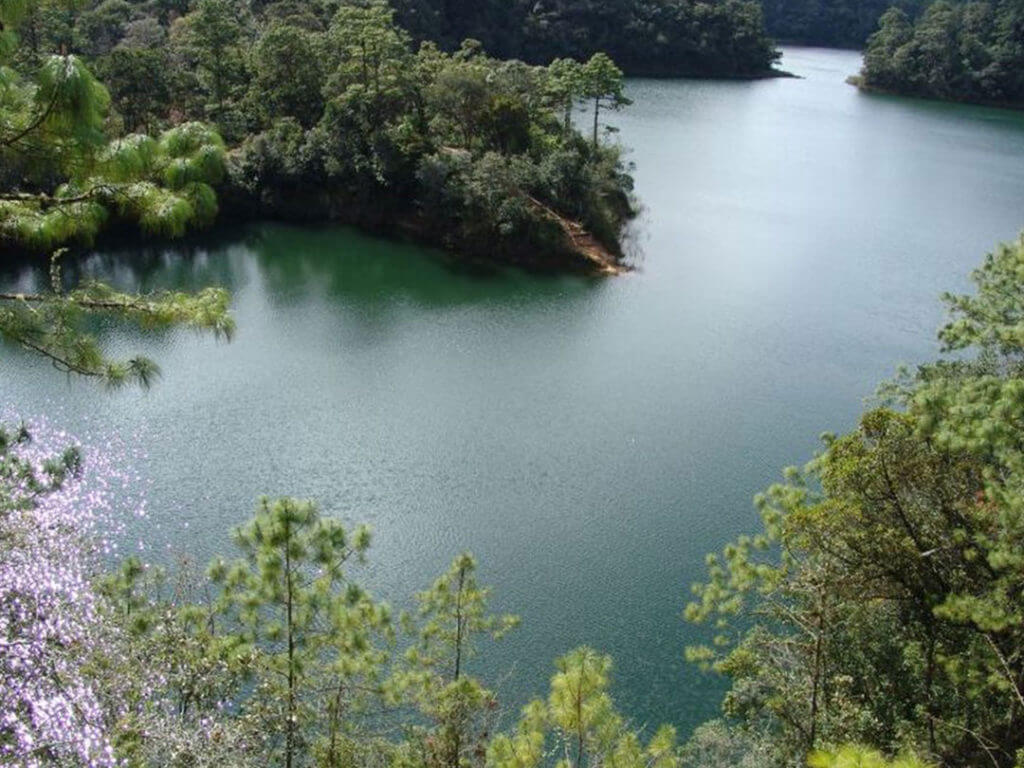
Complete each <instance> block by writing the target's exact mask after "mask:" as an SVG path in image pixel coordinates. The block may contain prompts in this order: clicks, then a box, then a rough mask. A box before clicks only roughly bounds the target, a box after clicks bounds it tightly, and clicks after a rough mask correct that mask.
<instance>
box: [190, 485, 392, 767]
mask: <svg viewBox="0 0 1024 768" xmlns="http://www.w3.org/2000/svg"><path fill="white" fill-rule="evenodd" d="M235 541H236V543H237V545H238V547H239V548H240V549H241V550H242V553H243V557H242V558H241V559H239V560H237V561H235V562H234V563H225V562H224V561H222V560H218V561H215V562H214V563H213V564H212V565H211V566H210V576H211V578H212V579H213V580H214V581H215V582H217V583H219V584H221V585H222V589H223V592H222V595H221V598H220V605H221V608H222V610H223V612H224V613H225V614H226V616H227V617H228V620H229V621H231V622H233V624H232V626H235V627H236V628H237V634H236V637H237V641H238V643H239V645H240V647H243V648H248V649H251V650H252V651H253V652H255V653H256V654H257V658H258V661H257V663H256V666H257V672H256V684H257V690H256V692H255V693H254V695H253V696H251V697H250V699H249V703H248V706H249V714H250V716H252V717H255V718H257V719H258V720H260V721H261V722H262V723H264V724H265V729H266V733H267V734H268V737H269V740H270V749H271V751H272V753H273V754H274V755H276V756H277V757H279V758H280V759H281V763H282V764H283V765H284V766H286V768H292V767H293V766H298V765H303V764H307V763H308V757H309V755H310V754H311V753H312V751H313V750H314V749H315V748H317V747H318V746H319V747H320V750H319V751H321V752H325V757H324V763H326V764H327V765H337V764H338V760H337V759H336V756H335V755H334V754H333V753H332V751H331V748H332V746H333V747H335V748H337V746H338V745H337V740H338V739H339V738H340V735H341V734H340V731H341V728H342V720H343V718H344V716H345V715H346V714H347V712H346V707H347V706H352V707H354V706H356V704H357V700H358V698H359V695H360V694H361V692H362V691H364V690H366V689H368V688H369V689H373V688H374V687H375V685H376V682H375V681H376V678H377V674H378V670H379V667H380V665H381V663H382V662H383V655H382V651H381V650H379V648H378V647H377V645H376V643H375V640H374V638H375V635H376V634H377V633H378V632H380V631H385V630H386V629H387V627H388V622H389V615H388V610H387V607H386V606H383V605H379V604H376V603H374V602H373V601H372V600H371V598H370V596H369V595H368V594H367V593H366V592H365V591H364V590H363V589H361V588H360V587H359V586H358V585H357V584H356V583H355V582H353V581H351V580H350V579H349V578H348V577H347V575H346V573H345V568H346V566H347V565H348V564H350V563H351V562H360V561H362V559H363V557H364V555H365V552H366V549H367V547H369V544H370V533H369V530H368V529H367V528H365V527H359V528H356V529H355V530H354V531H351V532H349V531H347V530H346V529H345V528H344V527H343V526H342V524H341V523H340V522H339V521H337V520H334V519H332V518H324V517H321V515H320V513H319V511H318V510H317V508H316V506H315V505H314V504H313V503H312V502H309V501H300V500H297V499H289V498H282V499H274V500H271V499H269V498H263V499H261V500H260V502H259V506H258V508H257V511H256V515H255V516H254V517H253V518H252V520H250V521H249V522H248V523H247V524H246V525H244V526H242V527H240V528H239V529H238V530H237V531H236V533H235ZM324 740H326V741H327V744H326V745H324V744H323V743H322V742H323V741H324ZM332 740H333V742H332Z"/></svg>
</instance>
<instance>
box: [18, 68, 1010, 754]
mask: <svg viewBox="0 0 1024 768" xmlns="http://www.w3.org/2000/svg"><path fill="white" fill-rule="evenodd" d="M783 67H784V68H786V69H788V70H791V71H793V72H794V73H796V74H798V75H800V76H801V78H802V79H778V80H762V81H757V82H713V81H664V80H658V81H655V80H636V81H631V82H630V83H629V89H628V92H629V96H630V97H631V98H632V99H633V100H634V104H633V106H632V107H630V108H629V109H628V110H626V111H624V112H622V113H621V114H618V115H614V116H613V118H612V122H613V123H614V124H615V125H616V126H618V127H619V128H620V131H621V132H620V133H619V134H618V136H619V140H621V141H622V143H623V144H625V145H627V146H629V147H631V148H632V151H631V153H630V155H629V158H630V160H631V161H633V162H635V163H636V172H635V178H636V190H637V194H638V196H639V198H640V200H641V201H642V203H643V206H644V213H643V216H642V217H641V219H640V220H639V221H638V223H637V226H636V227H635V231H634V233H633V235H632V240H631V246H630V249H631V251H632V252H633V253H634V255H635V258H636V260H637V263H638V264H639V266H640V269H639V270H638V271H636V272H635V273H632V274H630V275H627V276H624V277H619V278H611V279H588V278H580V277H550V276H547V277H545V276H535V275H527V274H523V273H520V272H517V271H514V270H498V271H495V272H493V273H482V272H481V271H480V270H470V269H464V268H462V269H460V268H457V267H455V266H453V265H452V264H451V262H450V260H448V259H445V258H443V257H441V256H440V255H438V254H436V253H432V252H428V251H425V250H424V249H420V248H417V247H413V246H408V245H402V244H396V243H392V242H387V241H383V240H379V239H374V238H370V237H366V236H363V235H361V234H357V233H354V232H352V231H349V230H346V229H331V228H323V229H301V228H295V227H288V226H281V225H274V224H264V225H258V226H252V227H248V228H246V229H244V230H242V231H228V232H220V233H217V234H215V235H212V236H209V237H207V238H205V239H204V240H201V241H198V242H202V243H203V244H202V245H196V244H194V243H193V244H191V245H189V244H186V245H179V246H167V247H165V246H160V247H150V248H143V249H140V248H134V249H130V250H122V251H116V250H115V251H105V252H101V253H96V254H93V255H92V256H90V257H88V258H87V259H86V260H85V261H84V262H83V263H82V264H81V267H80V270H81V272H82V273H84V274H87V275H92V276H96V277H101V278H103V279H106V280H111V281H114V282H116V283H118V284H121V285H125V286H131V287H134V288H142V289H151V288H155V287H168V286H177V287H186V288H196V287H201V286H204V285H224V286H226V287H228V288H230V289H231V291H232V292H233V294H234V311H235V315H236V318H237V321H238V328H239V331H238V335H237V338H236V339H235V340H234V341H233V342H232V343H231V344H224V343H216V342H214V341H213V340H211V339H209V338H205V337H199V336H195V335H192V334H189V333H167V334H161V335H159V336H156V337H146V338H144V339H143V338H141V337H139V336H138V335H137V334H136V333H134V332H131V331H126V330H124V329H118V328H106V329H100V331H99V332H100V333H102V334H104V335H105V337H106V338H108V339H109V340H110V343H111V344H112V345H113V346H114V348H115V349H117V350H119V351H120V352H122V353H125V354H128V353H132V352H142V353H145V354H148V355H150V356H152V357H154V358H156V359H157V360H158V361H159V363H160V365H161V366H162V368H163V371H164V377H163V379H162V380H161V381H160V383H159V384H158V385H157V386H156V387H155V388H154V389H153V390H151V391H149V392H145V393H143V392H137V391H123V392H117V393H113V394H111V393H106V392H104V391H102V390H100V389H98V388H96V387H95V386H94V385H92V384H91V383H89V382H84V381H79V380H72V381H68V380H66V379H65V378H64V377H62V376H61V375H60V374H55V373H54V371H53V370H52V369H51V368H50V367H49V366H48V365H46V364H45V363H42V362H40V361H37V360H35V359H34V358H30V357H28V356H26V355H25V354H22V353H20V352H18V351H15V350H6V351H5V352H4V355H3V357H2V359H0V386H2V392H3V404H4V405H5V406H6V407H7V408H8V409H9V410H10V411H13V412H15V413H18V414H21V415H24V416H25V417H26V418H29V419H31V417H32V416H33V415H37V414H42V413H46V414H48V415H49V416H50V420H51V421H55V422H58V423H60V424H61V425H62V426H65V427H66V428H67V429H68V430H69V431H71V432H72V433H74V434H77V435H80V436H82V437H83V438H84V439H86V440H90V439H91V440H95V441H102V440H104V439H105V438H104V437H103V435H104V434H105V433H107V432H109V431H113V432H116V433H117V434H119V435H121V436H123V438H124V439H126V440H129V441H132V442H133V443H134V444H135V445H136V446H138V447H139V450H138V452H137V453H138V455H137V456H136V458H135V459H134V461H135V462H136V463H137V469H138V470H139V471H140V472H141V474H142V475H143V476H144V477H146V478H147V479H148V482H149V486H148V489H147V490H146V495H147V497H148V506H149V514H148V517H147V518H146V520H145V521H144V522H143V523H142V524H141V525H139V524H136V525H135V526H134V528H135V530H134V534H135V536H136V537H137V538H141V539H143V540H144V542H145V543H146V545H147V548H148V549H150V550H151V551H152V554H151V556H152V557H155V558H163V557H166V556H167V552H168V551H169V550H173V551H175V552H184V553H189V554H191V555H192V556H194V557H197V558H199V559H200V560H203V561H205V559H207V558H208V557H210V556H212V555H213V554H214V553H218V552H225V553H230V552H231V544H230V539H229V531H230V529H231V528H232V527H233V526H234V525H237V524H238V523H240V522H241V521H243V520H244V519H245V518H246V517H247V516H248V515H249V513H250V512H251V511H252V509H253V507H254V501H255V499H256V497H257V496H258V495H260V494H274V495H284V494H291V495H299V496H306V497H312V498H315V499H317V500H319V502H320V503H321V505H322V507H323V509H324V510H325V511H327V512H329V513H333V514H337V515H340V516H342V517H344V518H345V519H347V520H350V521H365V522H368V523H370V524H371V525H372V526H373V528H374V531H375V542H374V546H373V547H372V550H371V558H370V563H369V564H368V565H367V567H366V568H365V569H362V570H358V571H356V572H355V573H357V574H359V576H360V578H361V579H363V580H364V581H365V582H366V583H367V584H369V586H370V587H371V588H372V589H373V591H374V592H375V593H377V594H378V595H383V596H386V597H388V598H389V599H390V600H392V601H393V602H395V603H398V604H402V603H404V601H405V600H406V599H407V597H408V596H409V595H411V594H412V592H413V591H415V590H417V589H420V588H423V587H425V586H426V585H427V584H428V583H429V582H430V580H431V579H432V578H433V577H434V576H435V575H436V574H438V573H439V572H441V571H442V570H443V569H444V567H445V566H446V564H447V563H448V562H449V560H450V559H451V558H452V557H453V556H454V555H455V554H456V553H458V552H459V551H461V550H463V549H470V550H472V551H473V552H474V553H475V554H476V555H477V557H478V558H479V559H480V561H481V580H482V581H484V582H486V583H489V584H491V585H493V586H494V588H495V605H496V606H497V607H498V608H499V609H504V610H511V611H514V612H516V613H518V614H520V615H521V616H522V619H523V625H522V627H521V628H520V629H519V630H518V631H517V632H515V633H513V634H512V635H511V636H510V637H508V638H507V639H506V640H504V641H502V643H501V644H500V645H498V646H486V645H485V646H484V651H485V655H484V656H482V657H481V658H480V659H478V660H477V661H475V662H473V663H472V664H471V665H470V667H471V669H473V668H474V667H475V671H478V672H483V673H486V674H487V675H488V676H489V677H490V679H491V681H492V682H493V683H494V684H495V685H497V686H498V687H499V689H500V691H501V694H502V696H503V698H504V700H505V702H506V703H508V704H509V705H510V706H512V707H515V708H517V707H518V706H519V705H520V704H522V703H523V702H524V701H525V699H526V697H528V696H529V695H531V694H534V693H536V694H543V693H546V685H547V679H548V677H549V675H550V673H551V670H552V666H551V661H552V659H553V658H554V657H555V656H556V655H558V654H560V653H562V652H564V651H565V650H567V649H569V648H571V647H573V646H574V645H576V644H579V643H588V644H590V645H592V646H594V647H596V648H598V649H601V650H603V651H606V652H608V653H611V654H613V655H614V657H615V660H616V684H615V695H616V697H617V700H618V703H619V704H620V706H621V707H622V709H623V710H624V711H625V712H626V713H627V714H628V715H629V716H630V717H631V718H633V720H634V721H635V722H636V723H637V724H644V723H656V722H658V721H670V722H673V723H675V724H677V725H678V726H680V727H681V729H682V730H683V732H684V734H685V733H686V732H688V730H689V729H690V728H691V727H692V726H693V725H695V724H696V723H698V722H700V721H701V720H704V719H706V718H708V717H712V716H714V715H715V713H716V712H717V711H718V703H719V698H720V694H721V691H722V684H721V682H720V681H718V680H716V679H715V678H714V677H712V676H707V675H702V674H701V673H699V672H698V671H696V670H695V669H693V668H691V667H689V666H688V665H687V664H686V663H685V662H684V660H683V649H684V646H685V645H686V644H687V642H690V641H693V640H695V639H696V638H698V637H703V633H697V632H695V631H694V629H693V628H691V627H688V626H687V625H686V624H685V623H684V622H683V621H682V619H681V618H680V614H681V612H682V610H683V608H684V606H685V603H686V601H687V599H688V596H689V585H690V583H691V582H693V581H695V580H698V579H700V578H702V576H703V572H704V565H703V561H704V555H705V554H706V553H707V552H709V551H712V550H715V549H718V548H719V547H721V545H723V544H724V543H726V542H727V541H728V540H729V539H730V538H731V537H734V536H735V535H737V534H738V533H741V532H745V531H753V530H755V529H756V528H757V526H758V520H757V515H756V513H755V511H754V508H753V506H752V503H751V499H752V496H753V495H754V494H755V493H756V492H757V491H759V490H760V489H762V488H764V487H765V486H766V485H768V484H769V483H771V482H773V481H775V480H776V479H778V478H779V477H780V470H781V469H782V467H784V466H786V465H789V464H799V463H803V462H804V461H805V460H806V459H808V458H809V457H810V456H811V455H812V453H813V451H814V450H815V449H816V446H817V444H818V443H817V436H818V435H819V434H820V433H821V432H822V431H825V430H833V431H840V430H845V429H848V428H849V427H851V426H852V425H853V424H854V423H855V421H856V418H857V416H858V413H859V412H860V411H861V409H862V407H863V402H864V398H865V397H867V396H869V395H871V393H872V392H873V391H874V389H875V387H876V385H877V383H878V382H879V381H880V380H882V379H883V378H885V377H887V376H889V375H890V374H891V373H892V372H893V371H894V369H895V368H896V366H897V365H898V364H900V363H909V364H913V363H915V362H918V361H923V360H927V359H929V358H931V357H933V356H934V355H935V354H936V352H937V349H938V348H937V345H936V343H935V341H934V338H935V334H934V331H935V329H936V327H937V326H938V325H939V323H940V322H941V320H942V316H943V314H942V307H941V305H940V302H939V299H938V297H939V294H940V293H941V292H942V291H943V290H947V289H952V290H962V289H965V288H966V287H967V285H968V282H967V274H968V272H969V271H970V270H971V269H972V268H973V267H974V266H976V265H977V264H979V263H980V261H981V259H982V256H983V254H984V253H986V252H987V251H988V250H990V249H991V248H992V247H993V246H994V245H995V244H996V243H997V242H998V241H1000V240H1005V239H1009V238H1011V237H1014V236H1015V235H1016V233H1017V232H1018V231H1019V230H1020V228H1021V227H1024V114H1021V113H1014V112H1009V111H999V110H993V109H985V108H977V107H964V106H953V105H945V104H938V103H931V102H924V101H913V100H907V99H899V98H893V97H886V96H878V95H865V94H861V93H859V92H858V91H857V90H855V89H854V88H852V87H850V86H848V85H846V84H845V83H844V79H845V78H846V77H847V76H848V75H850V74H852V73H854V72H856V71H857V69H858V67H859V57H858V55H857V54H855V53H851V52H837V51H825V50H815V49H800V48H788V49H786V51H785V58H784V60H783ZM41 279H43V275H42V273H40V272H36V271H32V270H29V269H20V270H19V269H17V268H8V269H6V271H5V272H4V273H3V278H2V281H3V282H4V283H6V284H7V286H8V287H11V286H22V287H24V288H29V287H31V285H32V284H33V283H34V282H37V281H39V280H41Z"/></svg>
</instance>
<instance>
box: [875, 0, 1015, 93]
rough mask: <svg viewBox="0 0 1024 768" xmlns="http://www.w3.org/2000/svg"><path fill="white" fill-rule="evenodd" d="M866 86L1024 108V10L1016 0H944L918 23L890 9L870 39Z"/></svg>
mask: <svg viewBox="0 0 1024 768" xmlns="http://www.w3.org/2000/svg"><path fill="white" fill-rule="evenodd" d="M858 83H859V85H860V86H861V87H863V88H866V89H871V90H880V91H886V92H891V93H899V94H904V95H907V96H923V97H926V98H932V99H945V100H949V101H965V102H975V103H982V104H994V105H1000V106H1014V107H1021V106H1024V8H1022V7H1021V5H1020V4H1019V3H1017V2H1014V1H1013V0H1000V1H999V2H994V3H981V2H969V3H963V4H955V3H950V2H946V0H939V1H938V2H935V3H933V4H932V5H930V6H929V7H928V8H927V9H926V10H925V11H924V12H923V13H922V14H921V16H920V17H919V18H918V19H917V20H916V22H915V21H913V20H912V19H911V17H910V16H908V15H907V14H906V13H904V12H903V11H901V10H899V9H898V8H893V9H891V10H889V11H887V12H886V13H885V15H884V16H882V18H881V21H880V27H879V29H878V31H877V32H876V33H875V34H873V35H872V36H871V38H870V39H869V40H868V44H867V48H866V49H865V51H864V68H863V70H862V71H861V75H860V78H859V81H858Z"/></svg>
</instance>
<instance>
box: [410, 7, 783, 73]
mask: <svg viewBox="0 0 1024 768" xmlns="http://www.w3.org/2000/svg"><path fill="white" fill-rule="evenodd" d="M395 7H396V9H397V10H398V16H399V21H400V23H401V24H402V25H403V26H405V27H406V28H407V29H409V31H410V32H411V33H412V34H413V35H414V36H415V37H416V38H417V39H418V40H434V41H437V42H439V44H441V45H442V47H445V48H448V49H454V48H455V47H457V46H458V45H459V43H460V41H461V40H463V39H464V38H467V37H468V38H473V39H477V40H480V41H481V42H482V43H483V44H484V47H485V48H486V49H487V50H488V51H489V52H490V53H492V54H494V55H496V56H501V57H505V58H513V57H514V58H521V59H524V60H526V61H530V62H533V63H538V64H546V63H548V62H549V61H551V60H552V59H555V58H558V57H564V56H568V57H571V58H574V59H577V60H583V59H587V58H589V57H590V56H592V55H593V54H594V53H597V52H601V51H603V52H605V53H607V54H608V55H610V56H611V57H612V58H613V59H615V61H617V62H618V63H619V64H620V65H621V66H622V67H623V69H625V70H626V72H628V73H629V74H631V75H673V76H679V75H683V76H718V77H723V76H724V77H745V76H758V75H764V74H767V73H768V72H769V70H770V69H771V67H772V65H773V63H774V62H775V60H776V59H777V57H778V54H777V52H776V51H775V47H774V45H773V44H772V41H771V40H770V39H769V38H768V37H767V35H766V34H765V30H764V24H763V21H762V14H761V8H760V6H759V4H758V3H756V2H750V1H749V0H600V1H598V0H542V2H526V1H525V0H518V1H517V2H502V1H501V0H486V2H452V1H451V0H396V5H395Z"/></svg>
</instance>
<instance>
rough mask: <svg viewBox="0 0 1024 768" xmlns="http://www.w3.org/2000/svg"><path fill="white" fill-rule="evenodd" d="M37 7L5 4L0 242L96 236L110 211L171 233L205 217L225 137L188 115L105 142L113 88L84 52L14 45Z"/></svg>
mask: <svg viewBox="0 0 1024 768" xmlns="http://www.w3.org/2000/svg"><path fill="white" fill-rule="evenodd" d="M41 12H42V8H41V7H40V6H38V5H37V4H36V3H32V4H30V5H29V6H28V7H25V6H23V5H22V4H19V3H13V2H5V3H3V4H2V5H0V247H3V246H5V245H11V244H16V245H22V246H26V247H28V248H31V249H33V250H36V251H45V250H49V249H52V248H53V247H55V246H58V245H61V244H64V243H69V242H81V243H90V242H92V240H93V239H94V238H95V236H96V235H97V233H98V232H99V230H100V229H101V228H102V227H103V225H104V224H106V223H107V221H108V220H109V219H110V218H112V217H118V218H122V219H127V220H132V221H135V222H137V223H138V225H139V226H140V227H141V228H142V229H143V230H144V231H146V232H149V233H153V234H161V235H170V236H175V235H180V234H182V233H183V232H184V231H185V229H186V228H188V227H193V226H203V225H206V224H209V223H210V222H211V221H212V220H213V218H214V216H215V215H216V213H217V202H216V196H215V194H214V192H213V189H212V187H211V184H214V183H217V182H219V181H220V180H221V178H222V177H223V174H224V147H223V143H222V142H221V139H220V137H219V136H218V135H217V134H216V133H215V132H213V131H212V130H210V129H208V128H206V127H205V126H203V125H200V124H198V123H188V122H185V123H181V124H179V125H175V126H173V127H169V128H168V129H167V130H165V131H164V132H163V133H161V134H160V135H159V136H149V135H147V134H138V133H129V134H127V135H121V137H120V138H117V139H116V140H113V141H111V140H109V138H108V136H107V133H106V130H105V128H106V125H105V120H106V116H107V112H108V108H109V106H110V95H109V93H108V91H107V89H106V88H104V87H103V85H102V84H100V82H99V81H98V80H96V78H95V77H94V76H93V74H92V72H91V71H90V69H89V68H88V67H87V66H86V64H85V63H84V62H83V60H82V58H81V57H80V56H78V55H75V54H73V53H68V52H67V47H66V46H65V45H63V44H60V45H54V46H52V47H48V48H46V49H45V50H44V49H42V48H40V46H39V44H38V42H36V43H34V44H33V45H30V46H22V47H18V46H17V45H16V43H17V37H16V30H19V29H21V28H23V27H25V26H26V25H29V24H30V22H29V19H32V20H33V21H34V16H35V15H38V14H40V13H41ZM30 39H33V40H34V39H35V38H34V36H32V35H30ZM132 127H134V126H132Z"/></svg>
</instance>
